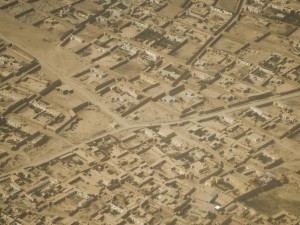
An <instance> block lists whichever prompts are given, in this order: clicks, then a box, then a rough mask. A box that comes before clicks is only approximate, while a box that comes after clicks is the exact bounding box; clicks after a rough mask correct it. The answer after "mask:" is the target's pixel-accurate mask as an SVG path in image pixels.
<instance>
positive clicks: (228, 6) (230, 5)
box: [216, 0, 239, 12]
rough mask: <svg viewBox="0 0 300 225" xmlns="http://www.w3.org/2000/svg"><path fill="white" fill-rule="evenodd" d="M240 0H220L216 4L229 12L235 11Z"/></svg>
mask: <svg viewBox="0 0 300 225" xmlns="http://www.w3.org/2000/svg"><path fill="white" fill-rule="evenodd" d="M238 3H239V0H219V1H218V2H217V4H216V7H217V8H220V9H224V10H226V11H228V12H235V9H236V6H237V4H238Z"/></svg>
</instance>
